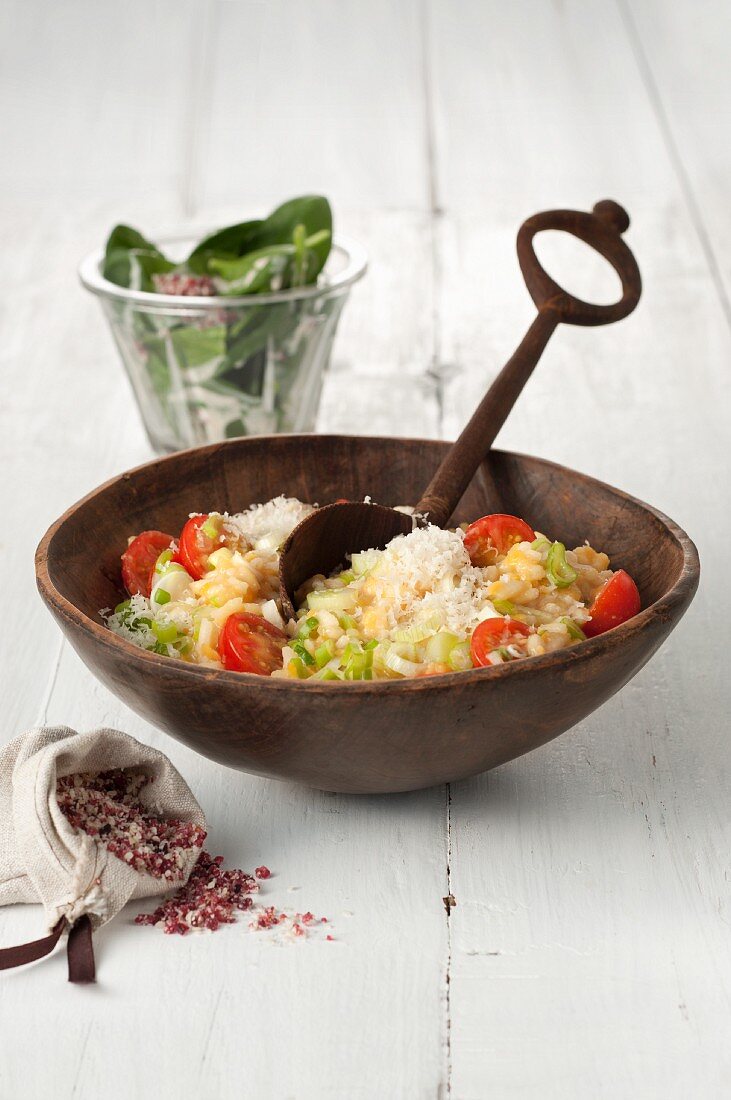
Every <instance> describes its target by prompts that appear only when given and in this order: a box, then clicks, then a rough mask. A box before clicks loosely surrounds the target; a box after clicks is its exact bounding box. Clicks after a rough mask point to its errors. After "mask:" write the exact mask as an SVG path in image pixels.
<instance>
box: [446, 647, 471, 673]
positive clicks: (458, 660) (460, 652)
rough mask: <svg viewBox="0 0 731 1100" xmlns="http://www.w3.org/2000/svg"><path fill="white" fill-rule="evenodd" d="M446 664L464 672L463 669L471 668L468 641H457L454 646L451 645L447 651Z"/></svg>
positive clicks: (456, 670)
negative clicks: (448, 651)
mask: <svg viewBox="0 0 731 1100" xmlns="http://www.w3.org/2000/svg"><path fill="white" fill-rule="evenodd" d="M448 664H449V667H450V668H453V669H454V671H455V672H464V671H465V669H468V668H472V655H471V653H470V643H469V642H458V643H457V645H456V646H453V648H452V649H451V650H450V653H449V658H448Z"/></svg>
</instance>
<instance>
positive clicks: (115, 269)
mask: <svg viewBox="0 0 731 1100" xmlns="http://www.w3.org/2000/svg"><path fill="white" fill-rule="evenodd" d="M174 268H175V264H174V263H172V262H171V261H170V260H168V259H166V258H165V256H163V254H162V252H161V251H160V249H159V248H156V246H155V245H154V244H152V242H151V241H148V240H147V239H146V238H145V237H143V236H142V234H141V233H139V232H138V231H137V230H136V229H133V228H132V227H131V226H129V225H115V227H114V229H113V230H112V232H111V233H110V234H109V238H108V240H107V246H106V250H105V253H104V266H103V269H102V274H103V275H104V278H105V279H109V281H110V282H111V283H116V284H117V286H125V287H131V288H132V289H134V290H148V291H154V289H155V286H154V284H153V281H152V276H153V275H157V274H161V273H163V272H167V271H172V270H173V269H174Z"/></svg>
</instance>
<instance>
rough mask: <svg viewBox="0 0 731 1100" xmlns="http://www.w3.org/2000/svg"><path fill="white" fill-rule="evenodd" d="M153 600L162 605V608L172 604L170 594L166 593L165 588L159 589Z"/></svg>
mask: <svg viewBox="0 0 731 1100" xmlns="http://www.w3.org/2000/svg"><path fill="white" fill-rule="evenodd" d="M152 598H153V600H154V601H155V603H158V604H160V606H161V607H162V606H163V605H164V604H166V603H170V593H169V592H166V591H165V589H164V588H157V589H156V590H155V594H154V596H153V597H152Z"/></svg>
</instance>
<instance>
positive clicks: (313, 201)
mask: <svg viewBox="0 0 731 1100" xmlns="http://www.w3.org/2000/svg"><path fill="white" fill-rule="evenodd" d="M299 225H303V226H304V227H305V235H306V236H307V237H309V238H312V237H313V236H314V235H315V234H319V233H320V232H322V231H325V232H326V233H327V236H325V237H318V240H317V242H316V244H315V245H314V246H313V248H314V251H315V252H316V254H317V258H318V265H317V270H316V271H315V273H314V274H315V277H316V276H317V275H319V274H320V272H321V271H322V268H323V267H324V265H325V261H326V260H327V258H328V256H329V254H330V244H331V241H332V230H333V217H332V210H331V209H330V203H329V202H328V201H327V199H326V198H325V197H324V196H323V195H302V196H301V197H300V198H297V199H290V200H289V202H285V203H282V205H281V206H278V207H277V209H276V210H274V211H272V213H271V214H270V215H269V217H268V218H266V219H265V220H264V221H263V222H262V224H261V226H260V228H259V232H258V233H257V237H256V244H255V245H254V247H255V248H264V247H266V246H267V245H271V244H284V243H285V242H289V241H293V240H294V234H295V230H296V229H297V226H299Z"/></svg>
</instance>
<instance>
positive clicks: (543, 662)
mask: <svg viewBox="0 0 731 1100" xmlns="http://www.w3.org/2000/svg"><path fill="white" fill-rule="evenodd" d="M258 438H259V440H260V441H266V437H265V436H260V437H258ZM274 438H277V439H281V438H282V436H281V435H280V436H277V437H274ZM289 438H292V439H294V438H299V439H300V440H302V442H303V443H306V440H307V439H308V438H310V439H311V438H313V437H312V436H307V435H301V436H299V437H296V436H294V435H291V436H290V437H289ZM329 438H332V439H333V440H335V439H338V438H340V437H338V436H331V437H329ZM368 438H371V439H372V442H373V444H374V446H378V444H379V443H392V442H394V441H396V442H399V441H400V440H398V439H396V440H394V437H377V436H374V437H368ZM406 441H407V440H404V442H406ZM414 441H415V440H413V439H410V440H409V442H414ZM239 442H240V440H235V439H233V440H231V441H230V443H231V444H232V445H235V444H236V443H239ZM416 442H424V443H428V444H431V443H433V442H434V441H433V440H416ZM226 445H227V444H226V443H224V444H221V443H214V444H209V445H207V446H204V447H194V448H190V450H188V451H176V452H175V453H174V454H172V455H167V456H166V457H164V458H156V459H152V460H151V461H149V462H144V463H142V464H141V465H139V466H135V467H134V468H133V469H131V470H128V471H126V472H125V473H122V474H118V475H117V476H116V477H112V478H109V480H108V481H105V482H104V483H103V484H102V485H99V486H98V487H97V488H96V489H93V490H92V491H91V492H90V493H87V494H86V496H84V497H82V498H81V499H80V500H78V501H76V503H75V504H73V505H72V506H71V507H70V508H68V509H67V510H66V511H65V512H64V513H63V515H62V516H60V517H59V518H58V519H57V520H56V522H55V523H53V524H52V525H51V526H50V527H49V528H48V530H47V531H46V533H45V535H44V536H43V538H42V539H41V541H40V543H39V545H38V548H37V550H36V554H35V568H36V581H37V585H38V589H39V591H40V593H41V595H42V596H43V598H44V600H45V601H46V602H47V603H48V604H49V605H50V606H52V607H53V608H55V610H56V611H57V612H58V613H59V614H60V615H61V616H63V617H64V618H65V619H67V620H69V621H70V622H72V623H75V624H76V625H77V626H79V627H80V628H81V629H83V630H84V631H86V633H87V634H91V635H92V636H93V637H94V639H95V640H96V641H97V642H98V643H99V644H100V645H101V646H103V647H106V648H107V649H109V650H110V651H111V652H114V653H120V655H121V656H122V657H125V656H126V657H127V658H128V659H130V658H132V659H137V660H139V661H146V662H148V663H149V664H150V665H151V666H156V667H157V668H158V669H159V670H160V671H161V672H164V673H165V674H166V675H168V676H170V675H171V674H178V675H180V676H182V677H183V678H186V677H190V676H192V677H194V678H195V679H198V680H200V681H208V682H216V681H218V680H219V679H221V680H223V682H224V683H226V682H228V683H231V684H235V683H242V681H243V682H244V683H246V682H252V681H256V682H257V683H261V682H262V680H264V679H266V681H267V683H268V685H269V690H271V691H284V692H286V691H297V692H304V693H305V694H310V695H312V694H313V693H314V694H319V693H320V692H328V693H329V692H332V691H342V690H343V689H345V690H346V691H350V692H353V693H354V694H355V693H357V694H360V695H372V694H374V693H375V694H380V693H382V692H384V691H385V692H391V693H393V694H395V695H399V694H400V693H402V692H417V691H429V690H433V689H434V688H435V687H444V688H450V687H452V686H454V685H455V684H457V683H459V684H466V683H471V682H474V681H476V680H481V681H487V680H497V679H503V678H507V677H510V676H516V675H520V674H524V673H525V672H526V671H527V670H528V668H535V669H546V668H551V667H552V666H553V667H555V668H558V667H568V666H569V665H571V664H572V663H574V662H576V661H578V660H581V659H582V658H583V657H584V656H585V655H589V654H596V653H598V652H599V651H601V650H604V651H609V650H611V649H614V648H618V647H621V646H623V645H624V644H625V643H626V642H627V641H628V640H629V639H630V638H631V637H632V636H633V635H634V634H636V633H638V632H639V631H641V630H642V629H643V627H644V626H645V625H646V624H647V623H648V622H650V621H651V620H653V619H656V618H660V619H669V618H672V614H673V609H674V608H675V607H676V606H677V605H679V604H680V605H682V604H684V603H685V602H686V601H687V598H688V595H689V593H690V594H692V592H693V591H694V589H695V586H696V584H697V581H698V576H699V573H700V563H699V560H698V551H697V550H696V547H695V545H694V543H693V542H692V540H691V539H690V537H689V536H688V535H687V534H686V532H685V531H683V529H682V528H681V527H679V526H678V524H676V523H675V522H674V521H673V520H671V519H670V518H669V517H668V516H666V515H665V514H664V513H663V512H660V511H658V509H656V508H653V507H652V506H651V505H649V504H645V503H644V502H643V501H641V500H638V499H637V498H636V497H633V496H630V495H629V494H628V493H625V492H623V491H622V490H621V489H615V488H614V487H613V486H611V485H608V484H607V483H606V482H601V481H598V479H596V478H592V477H589V475H588V474H582V473H579V472H578V471H576V470H571V469H569V467H566V466H561V465H560V464H559V463H556V462H549V461H547V460H546V459H540V460H539V461H540V462H541V463H542V464H544V465H545V466H547V467H552V468H553V469H555V470H558V471H562V472H565V473H569V474H570V475H571V477H572V478H575V479H576V480H577V481H578V482H584V483H585V484H594V485H601V486H603V487H604V488H607V489H610V490H611V492H612V493H614V494H615V495H616V496H618V497H620V498H621V499H623V500H626V501H628V502H629V503H631V504H634V505H638V506H639V507H640V508H643V509H644V510H645V511H647V512H650V513H651V514H652V515H654V516H655V517H656V518H657V519H659V520H660V521H661V523H662V524H663V525H664V526H665V528H666V529H667V530H668V531H669V532H670V534H671V535H673V537H674V538H675V540H676V542H677V543H678V544H679V546H680V547H681V549H682V552H683V567H682V569H681V571H680V575H679V577H678V579H677V580H676V582H675V584H673V585H672V587H671V588H669V589H668V591H667V592H665V594H664V595H663V596H661V597H660V598H659V599H657V600H655V601H654V603H651V604H649V605H648V606H647V607H645V608H643V609H642V610H641V611H640V613H639V614H638V615H635V616H634V618H632V619H630V620H629V621H628V622H627V623H624V624H622V625H621V626H617V627H614V628H613V629H612V630H609V631H607V633H606V634H600V635H599V636H598V637H596V638H587V640H586V641H583V642H577V643H576V645H572V646H569V647H567V648H566V649H561V650H558V651H556V652H554V653H546V654H544V655H543V656H540V657H524V658H522V659H521V660H519V661H510V662H506V663H505V664H502V665H492V666H491V667H489V668H473V669H467V670H466V671H464V672H445V673H440V674H438V675H435V676H424V677H415V678H413V679H402V680H353V681H339V682H337V683H335V682H333V681H324V680H315V681H312V680H293V679H292V680H290V679H283V678H282V679H280V678H277V679H271V678H268V677H261V676H255V675H254V674H253V673H247V672H227V671H226V670H225V669H215V668H205V667H203V666H201V665H193V664H188V663H187V662H186V661H180V660H178V659H177V658H175V657H164V656H162V655H160V654H157V653H152V652H150V651H149V650H145V649H139V648H138V647H136V646H133V645H132V644H131V643H129V642H126V641H124V639H122V638H120V637H119V636H118V635H116V634H114V633H113V632H112V631H111V630H109V628H108V627H106V626H104V625H102V624H101V623H96V622H94V620H93V619H90V618H89V617H88V616H87V615H86V614H84V612H83V611H81V610H79V608H77V607H76V606H75V604H73V603H71V601H70V600H67V599H66V597H65V596H62V595H61V593H60V592H59V591H58V589H57V588H56V586H55V585H54V584H53V582H52V581H51V578H50V575H49V571H48V550H49V546H50V544H51V541H52V539H53V537H54V535H55V534H56V532H57V531H58V530H59V528H60V527H62V525H63V524H64V523H65V522H66V521H67V520H68V519H69V518H70V517H71V516H72V515H73V514H74V512H75V511H76V510H77V508H80V507H81V506H82V505H84V504H86V503H87V502H88V501H89V500H91V499H93V498H94V497H96V496H97V495H99V494H100V493H103V492H104V491H105V490H106V489H108V488H109V487H110V486H112V485H114V484H115V483H116V482H118V481H120V480H122V479H124V478H127V477H129V476H130V475H132V474H136V473H138V472H139V471H141V470H144V469H146V468H148V467H150V466H158V465H161V464H163V463H166V462H170V461H173V460H175V459H178V458H180V456H181V455H185V454H193V453H196V452H197V453H202V452H204V451H207V450H210V451H214V450H220V448H221V447H222V446H226ZM496 453H498V454H504V455H506V456H508V457H512V456H514V457H516V458H519V459H520V458H527V459H530V458H531V456H528V455H524V454H522V453H521V452H510V451H503V452H500V451H498V452H496ZM589 537H590V533H587V538H589Z"/></svg>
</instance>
